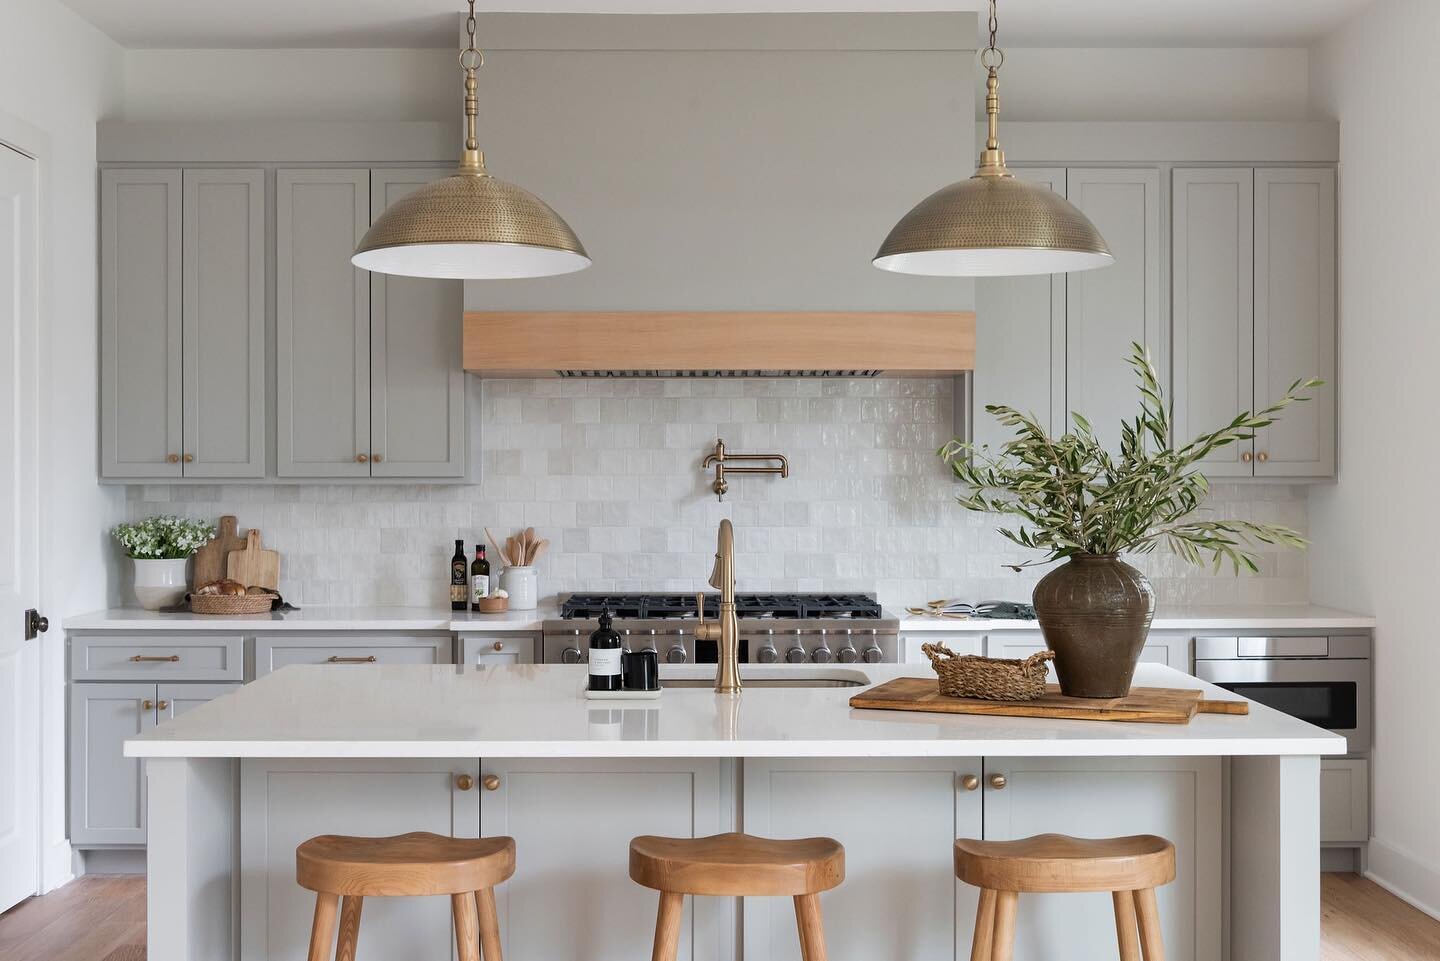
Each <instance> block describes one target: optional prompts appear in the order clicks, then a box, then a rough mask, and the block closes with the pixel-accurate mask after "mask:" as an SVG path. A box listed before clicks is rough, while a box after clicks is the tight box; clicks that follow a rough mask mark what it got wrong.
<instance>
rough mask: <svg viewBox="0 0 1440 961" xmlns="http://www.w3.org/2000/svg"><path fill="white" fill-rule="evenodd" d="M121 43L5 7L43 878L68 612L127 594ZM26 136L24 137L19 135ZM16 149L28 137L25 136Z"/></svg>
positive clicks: (54, 834) (55, 799)
mask: <svg viewBox="0 0 1440 961" xmlns="http://www.w3.org/2000/svg"><path fill="white" fill-rule="evenodd" d="M121 58H122V52H121V50H120V48H119V47H117V46H116V45H115V44H114V43H112V42H111V41H110V40H108V39H106V38H105V37H104V36H102V35H101V34H100V33H99V32H98V31H96V30H95V29H94V28H93V27H91V26H90V25H89V24H88V23H86V22H85V21H83V20H81V19H80V18H79V17H77V16H75V15H74V14H73V13H71V12H70V10H69V9H68V8H66V7H64V6H62V5H61V4H59V3H56V2H54V0H27V2H25V3H23V4H7V5H6V8H5V11H4V14H3V25H0V117H3V118H7V119H9V120H10V121H12V122H13V121H18V122H19V123H20V124H24V125H28V126H29V127H31V128H34V129H35V130H38V131H39V132H40V134H41V135H42V136H43V139H44V140H45V141H46V142H45V143H44V144H43V145H31V146H30V149H32V150H40V151H42V152H43V154H44V156H42V157H41V184H42V185H41V190H42V196H41V208H42V210H41V246H42V251H41V258H42V270H44V276H43V277H42V281H41V283H42V290H41V317H40V327H41V341H40V350H41V370H42V375H41V379H40V383H41V391H42V396H41V405H42V410H41V434H40V443H41V457H42V464H41V477H42V483H43V493H42V497H43V501H42V517H41V550H42V563H43V570H42V572H41V604H42V607H43V610H44V612H45V613H46V614H47V615H48V616H49V618H50V622H51V624H53V625H55V626H54V627H52V628H51V630H50V633H49V635H48V636H47V637H46V638H45V641H44V645H45V646H44V651H45V656H44V663H43V666H42V671H43V673H44V677H43V684H44V691H43V696H42V701H43V703H42V710H43V722H42V723H43V728H44V731H43V734H44V743H43V750H42V758H43V762H42V763H43V765H44V770H43V773H42V777H43V803H42V816H43V818H44V824H43V837H44V843H45V845H46V852H45V865H44V873H43V883H44V884H45V886H46V887H47V888H48V887H52V886H54V885H55V884H58V883H60V882H61V881H63V880H65V878H66V877H68V874H69V870H70V864H69V850H68V845H67V844H66V843H65V806H64V791H65V768H64V761H65V712H64V708H65V687H64V683H65V682H64V677H65V658H64V652H65V643H64V634H63V632H62V631H61V630H60V628H59V625H60V622H61V620H63V619H64V618H65V617H66V616H67V615H70V614H74V613H78V612H80V611H85V610H91V609H94V608H96V607H100V606H104V605H105V604H107V603H112V602H114V601H116V600H118V599H119V590H118V587H116V586H115V585H114V583H113V582H114V579H115V575H116V572H115V569H114V565H113V564H111V563H109V560H110V557H111V551H110V546H109V543H108V536H107V534H106V531H107V530H108V528H109V527H110V525H111V524H113V523H114V522H115V521H116V520H118V519H119V518H120V517H121V516H122V512H123V495H122V494H121V492H119V491H115V490H112V489H101V488H100V487H99V486H98V485H97V484H96V482H95V477H96V467H97V464H96V447H97V443H98V442H97V430H98V424H99V418H98V416H97V409H98V408H97V403H98V400H97V398H98V392H99V380H98V373H97V371H98V367H97V350H98V333H97V331H98V320H97V314H96V274H97V266H96V254H95V252H96V234H95V222H96V176H95V122H96V120H98V119H100V118H101V117H105V116H109V115H113V114H114V113H116V112H118V110H119V107H120V101H121V96H122V93H123V79H122V70H121ZM22 137H23V135H22ZM20 146H22V147H23V146H27V145H25V144H20Z"/></svg>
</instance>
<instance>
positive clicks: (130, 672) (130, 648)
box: [70, 634, 244, 681]
mask: <svg viewBox="0 0 1440 961" xmlns="http://www.w3.org/2000/svg"><path fill="white" fill-rule="evenodd" d="M243 652H244V639H243V638H242V637H241V636H240V635H239V634H148V635H135V634H129V635H97V636H94V637H86V636H83V635H82V636H80V637H72V638H71V639H70V678H71V679H72V680H76V681H148V680H168V681H238V680H241V678H242V675H243V673H244V656H243Z"/></svg>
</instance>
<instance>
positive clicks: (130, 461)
mask: <svg viewBox="0 0 1440 961" xmlns="http://www.w3.org/2000/svg"><path fill="white" fill-rule="evenodd" d="M180 181H181V178H180V171H179V170H106V171H103V172H102V173H101V177H100V223H101V230H100V328H101V331H100V332H101V356H102V361H101V393H100V418H101V420H100V425H101V426H100V451H101V468H100V471H101V474H103V475H104V476H106V477H134V478H167V477H180V476H182V466H181V458H180V454H181V446H182V441H183V438H182V436H181V398H180V394H181V383H182V381H181V351H180V249H181V216H180V210H181V199H180V193H181V190H180Z"/></svg>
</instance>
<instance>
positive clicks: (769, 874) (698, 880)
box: [630, 833, 845, 897]
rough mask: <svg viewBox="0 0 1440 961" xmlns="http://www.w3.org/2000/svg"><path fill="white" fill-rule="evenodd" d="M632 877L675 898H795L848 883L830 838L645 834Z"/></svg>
mask: <svg viewBox="0 0 1440 961" xmlns="http://www.w3.org/2000/svg"><path fill="white" fill-rule="evenodd" d="M630 877H631V879H633V880H634V881H635V882H636V883H638V884H643V885H644V886H645V887H647V888H654V889H655V890H657V891H664V892H667V893H671V894H705V895H722V896H724V895H736V896H742V897H743V896H745V895H769V896H789V897H796V896H800V895H807V894H817V893H819V892H820V891H828V890H830V889H831V888H833V887H835V886H836V885H838V884H839V883H840V882H841V881H844V880H845V849H844V848H843V847H841V846H840V844H839V842H837V841H833V840H831V839H830V838H803V839H799V840H793V841H791V840H772V839H770V838H757V837H754V836H753V835H749V834H736V833H730V834H716V835H713V836H712V837H708V838H662V837H655V836H653V835H648V834H647V835H642V836H640V837H637V838H635V839H634V840H632V841H631V842H630Z"/></svg>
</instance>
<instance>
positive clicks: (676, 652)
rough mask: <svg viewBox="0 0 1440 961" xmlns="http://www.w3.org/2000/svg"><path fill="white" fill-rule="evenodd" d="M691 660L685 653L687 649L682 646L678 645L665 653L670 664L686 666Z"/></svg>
mask: <svg viewBox="0 0 1440 961" xmlns="http://www.w3.org/2000/svg"><path fill="white" fill-rule="evenodd" d="M689 659H690V655H689V654H687V653H686V652H685V647H684V645H682V644H676V645H675V646H674V647H672V648H670V650H668V651H666V652H665V660H666V661H667V662H668V663H670V664H684V663H685V662H686V661H688V660H689Z"/></svg>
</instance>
